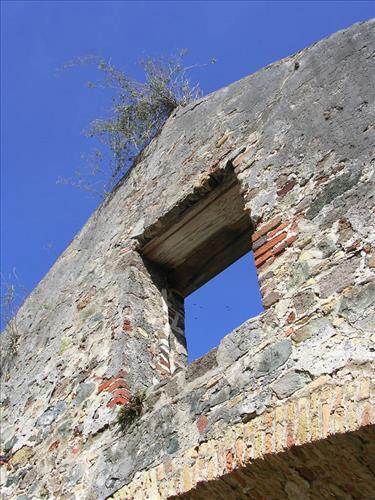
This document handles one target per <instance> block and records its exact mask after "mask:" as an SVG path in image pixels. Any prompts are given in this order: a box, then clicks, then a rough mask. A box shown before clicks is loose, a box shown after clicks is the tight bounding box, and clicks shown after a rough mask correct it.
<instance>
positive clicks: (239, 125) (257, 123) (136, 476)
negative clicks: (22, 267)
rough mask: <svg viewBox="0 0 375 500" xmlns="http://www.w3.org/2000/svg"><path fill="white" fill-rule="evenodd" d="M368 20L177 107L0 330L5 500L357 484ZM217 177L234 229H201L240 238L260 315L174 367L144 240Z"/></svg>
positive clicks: (194, 208)
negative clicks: (130, 414)
mask: <svg viewBox="0 0 375 500" xmlns="http://www.w3.org/2000/svg"><path fill="white" fill-rule="evenodd" d="M374 29H375V25H374V21H369V22H368V23H363V24H358V25H355V26H354V27H352V28H350V29H348V30H345V31H343V32H340V33H337V34H335V35H333V36H332V37H330V38H328V39H326V40H323V41H321V42H319V43H317V44H315V45H313V46H312V47H309V48H308V49H305V50H303V51H301V52H300V53H298V54H295V55H293V56H291V57H289V58H286V59H284V60H283V61H280V62H277V63H275V64H273V65H271V66H269V67H267V68H265V69H263V70H261V71H259V72H257V73H256V74H254V75H250V76H249V77H246V78H244V79H242V80H241V81H239V82H236V83H234V84H233V85H231V86H229V87H227V88H225V89H221V90H219V91H218V92H215V93H213V94H211V95H209V96H206V97H204V98H202V99H201V100H200V101H198V102H195V103H192V104H191V105H189V106H187V107H185V108H180V109H178V110H176V112H175V113H174V115H173V116H171V117H170V119H169V120H168V121H167V123H166V124H165V126H164V128H163V130H162V131H161V133H160V134H159V135H158V137H157V138H155V140H154V141H152V142H151V144H150V145H149V146H148V147H147V148H146V150H145V151H144V152H143V154H142V155H141V157H140V158H139V161H138V162H137V164H136V165H135V166H134V167H133V168H132V170H131V171H130V172H129V173H128V175H127V176H126V178H125V179H124V180H123V181H122V182H121V183H120V184H119V185H118V186H117V188H116V189H115V190H114V192H113V193H112V194H111V196H110V197H109V198H108V199H107V200H106V201H105V202H104V203H103V204H102V206H101V207H100V208H99V209H98V210H97V211H96V212H95V213H94V214H93V215H92V216H91V218H90V219H89V221H88V222H87V224H86V225H85V226H84V228H83V229H82V230H81V232H80V233H79V234H78V235H77V236H76V238H75V239H74V240H73V242H72V243H71V245H70V246H69V247H68V248H67V250H66V251H65V252H64V254H63V255H62V256H61V257H60V258H59V259H58V260H57V262H56V263H55V265H54V266H53V267H52V268H51V270H50V272H49V273H48V275H47V276H46V277H45V278H44V279H43V280H42V282H41V283H40V284H39V285H38V286H37V287H36V289H35V290H34V291H33V292H32V293H31V295H30V296H29V297H28V299H27V300H26V301H25V303H24V304H23V305H22V307H21V309H20V311H19V313H18V315H17V335H16V337H15V336H14V329H12V328H11V325H10V326H9V327H8V328H7V330H6V331H5V332H4V334H3V335H1V337H0V344H1V348H2V351H3V353H5V355H4V354H2V380H1V394H0V400H1V403H2V411H3V423H2V429H1V431H2V433H3V432H4V439H3V435H2V440H1V444H2V446H3V448H2V450H1V453H0V455H1V477H0V481H1V489H2V495H3V497H4V499H8V498H9V499H11V498H22V496H24V497H25V498H72V499H77V500H79V499H82V498H85V499H86V498H87V499H90V500H91V499H92V500H94V499H104V498H108V497H110V496H111V495H115V498H116V499H117V500H118V499H127V500H130V499H145V498H149V499H152V500H157V499H164V498H173V497H174V496H181V497H184V495H190V494H191V495H192V498H205V496H204V495H205V494H206V493H207V492H208V493H207V494H208V495H209V496H208V498H216V497H217V498H226V499H229V498H233V495H235V496H234V498H239V497H241V495H243V494H245V493H246V495H248V493H249V491H251V492H254V496H257V497H259V498H273V497H275V496H276V497H277V498H280V499H281V498H286V497H287V496H288V495H289V497H295V498H299V497H300V498H305V497H306V496H308V495H310V493H311V495H312V497H314V498H334V497H335V496H340V497H342V498H346V497H348V498H349V496H350V497H353V498H370V497H371V495H372V493H373V489H372V490H369V487H368V486H369V484H370V483H371V481H370V480H367V477H368V471H369V470H371V467H373V468H374V466H373V464H372V463H367V462H366V465H363V462H362V461H361V460H362V458H363V457H373V456H374V455H375V454H374V453H373V450H372V448H371V446H372V445H371V444H370V440H369V439H368V433H367V431H369V430H370V429H371V426H373V424H374V410H373V406H374V385H373V380H374V379H375V377H374V370H373V366H374V362H375V351H374V342H375V335H374V302H373V301H374V296H375V293H374V268H373V267H371V265H369V264H371V262H372V261H371V259H372V257H371V256H372V253H373V249H374V248H375V241H374V238H375V218H374V212H373V193H374V164H373V162H372V161H371V158H372V157H373V151H374V150H375V136H374V134H373V133H372V132H373V127H372V123H373V116H374V112H375V106H374V101H375V99H374V92H375V87H374V84H373V75H374V73H375V69H374V67H373V66H374V59H373V54H374V36H373V33H374ZM226 183H228V185H227V184H226ZM228 186H229V187H230V190H231V191H230V192H231V195H232V194H233V200H232V201H233V204H235V210H234V212H233V214H234V215H236V217H235V219H234V220H237V219H238V220H237V221H239V227H237V226H236V227H232V228H229V229H228V228H226V229H227V230H226V231H224V233H220V234H216V233H215V232H214V235H215V242H218V244H220V245H221V248H224V249H225V248H226V249H227V251H226V257H228V256H229V257H230V252H229V251H228V249H231V248H233V256H234V255H238V254H240V253H241V252H242V251H243V249H244V248H245V249H248V248H249V246H250V233H247V232H246V231H247V230H249V228H253V229H254V232H253V234H252V242H253V244H254V249H255V253H256V259H255V262H256V266H257V270H258V275H259V281H260V283H261V287H262V291H263V292H264V297H263V300H264V301H265V304H266V305H268V306H269V307H268V309H267V310H266V311H265V312H264V313H262V314H261V315H259V316H258V317H257V318H256V319H251V320H248V321H246V322H245V323H243V324H242V325H241V326H240V327H239V328H237V329H236V330H235V331H234V332H232V333H230V334H229V335H227V336H226V337H225V338H224V339H223V340H222V341H221V343H220V345H219V346H218V348H217V349H216V350H213V351H212V352H211V353H209V354H208V355H207V356H205V357H203V358H202V359H200V360H197V361H196V362H195V363H193V364H192V365H190V366H188V367H186V354H187V353H186V341H185V338H184V304H183V297H182V295H181V293H182V292H181V290H178V286H177V285H178V283H175V284H176V287H177V291H176V289H172V287H171V286H170V283H169V277H170V276H171V274H170V273H171V272H173V270H172V269H165V268H163V266H160V265H159V264H160V262H161V261H162V260H163V258H164V257H163V255H161V254H162V252H161V254H160V252H159V251H160V248H156V249H155V248H153V250H152V251H150V252H149V253H148V254H147V252H146V254H147V255H148V256H149V257H150V258H152V257H154V258H155V259H156V260H155V261H154V262H152V261H150V259H148V258H147V256H146V257H145V255H144V254H143V253H142V252H145V249H146V248H149V249H150V248H152V246H153V244H154V245H155V242H159V243H160V242H163V238H164V236H165V235H167V234H168V235H172V234H175V233H176V234H177V233H178V231H179V230H180V226H179V224H181V223H182V221H185V222H186V221H187V220H188V219H189V217H190V216H193V215H194V214H197V213H202V214H201V220H204V213H205V207H206V205H207V200H209V201H210V203H211V202H212V203H214V202H215V197H216V195H217V194H218V192H219V191H220V193H222V192H225V189H226V187H228ZM234 186H237V187H236V189H234ZM229 187H228V189H229ZM224 188H225V189H224ZM231 199H232V198H231ZM205 204H206V205H205ZM226 207H227V206H226ZM213 208H214V210H213V213H219V212H220V210H216V208H215V207H213ZM242 208H243V215H242V212H241V211H242ZM226 209H227V208H226ZM228 209H230V207H229V206H228ZM233 214H232V215H233ZM237 216H238V217H239V218H237ZM229 219H230V218H229V217H228V220H229ZM204 222H205V226H204V227H207V226H210V223H211V222H212V223H214V222H215V221H213V220H207V221H204ZM218 222H220V224H219V225H218V226H217V227H220V228H223V227H224V228H225V220H220V221H218ZM223 223H224V226H223ZM193 226H194V225H193ZM193 226H190V227H193ZM194 227H195V226H194ZM197 227H203V226H202V225H201V224H199V225H198V226H197ZM210 227H211V229H212V227H216V226H210ZM239 228H240V229H239ZM241 228H246V231H245V232H244V233H243V234H242V233H241ZM185 229H186V228H185ZM239 232H240V233H241V234H239ZM233 235H234V236H235V238H234V236H233ZM180 236H181V234H180ZM193 236H194V235H193ZM231 238H232V239H231ZM237 238H240V239H241V238H243V239H242V240H241V242H240V243H241V245H243V246H241V247H240V248H238V247H237V246H236V247H235V248H234V246H233V245H237V243H238V241H237ZM177 240H178V241H180V240H181V238H177ZM177 240H176V241H177ZM198 241H199V242H200V245H201V246H199V248H195V249H194V251H196V253H194V255H186V248H187V246H186V247H185V249H184V251H185V253H184V252H182V253H181V252H179V251H178V248H173V252H175V254H174V256H173V258H176V259H178V255H184V259H183V262H177V261H176V265H177V267H178V268H179V269H180V270H182V276H183V277H184V280H185V283H184V287H183V290H185V291H186V290H188V289H189V288H188V287H189V283H188V281H189V276H191V277H192V280H191V283H198V282H199V280H200V279H202V276H195V275H194V271H195V266H194V265H193V264H192V263H194V262H195V263H196V262H198V261H199V259H201V260H200V262H199V264H200V265H199V266H198V267H199V269H200V272H206V271H207V273H208V274H209V271H210V269H209V266H210V265H211V264H212V261H214V259H215V255H214V254H215V250H216V246H215V245H210V244H209V241H206V240H205V232H204V231H203V232H202V233H201V234H200V235H199V239H198ZM236 242H237V243H236ZM184 243H185V242H184V241H183V240H182V241H180V243H179V244H181V245H184ZM238 244H239V243H238ZM191 246H192V247H194V245H191ZM162 248H166V247H165V246H164V247H163V246H162ZM168 248H171V246H168ZM189 248H190V247H189ZM158 252H159V253H158ZM155 255H157V258H156V257H155ZM151 260H152V259H151ZM170 260H171V255H169V256H167V258H166V262H170ZM219 264H220V262H217V261H216V262H215V266H219ZM189 265H190V266H191V267H190V268H189ZM206 267H207V270H206V269H205V268H206ZM202 269H203V271H202ZM216 269H218V267H216ZM211 270H212V269H211ZM174 278H175V279H176V275H175V274H174ZM191 283H190V284H191ZM176 287H175V288H176ZM250 300H251V297H249V301H250ZM145 389H146V400H145V401H144V403H143V404H142V412H141V415H140V416H139V418H137V419H136V420H135V421H134V422H133V423H132V424H131V425H130V426H129V428H128V429H127V430H126V432H125V434H121V433H120V432H119V426H118V424H117V423H116V420H117V415H118V412H119V409H120V408H122V407H124V405H128V404H129V402H130V401H131V399H132V397H134V395H135V394H136V393H138V395H139V394H141V392H139V391H142V390H145ZM356 433H358V434H356ZM359 435H360V436H361V439H360V438H359V437H358V436H359ZM340 436H341V437H342V438H343V440H341V441H340V439H339V438H340ZM353 436H354V437H353ZM334 438H337V440H335V439H334ZM335 443H336V444H335ZM337 443H338V444H337ZM353 443H356V444H355V445H354V444H353ZM4 445H5V446H4ZM336 446H339V448H337V449H336V448H335V447H336ZM306 450H308V452H306ZM325 450H330V453H331V455H330V456H331V457H332V460H331V461H325V462H324V463H325V464H326V466H325V468H324V470H325V473H326V472H327V471H328V469H329V471H330V473H332V475H331V476H330V477H333V483H332V484H333V485H334V486H332V484H330V485H328V484H327V481H324V485H322V481H321V477H322V476H321V474H320V473H319V474H318V473H317V472H316V471H317V470H320V468H321V467H322V465H321V457H323V458H325V454H324V453H325ZM306 453H307V454H306ZM354 456H355V457H361V460H357V458H356V459H355V460H354V459H353V457H354ZM339 457H341V458H339ZM343 457H344V458H343ZM348 457H349V458H348ZM366 459H367V458H366ZM348 460H351V462H350V467H348ZM245 468H246V473H245ZM343 470H345V471H346V473H345V474H342V471H343ZM286 471H288V472H286ZM291 471H292V472H291ZM337 471H340V472H339V474H337ZM353 471H354V472H353ZM249 477H250V478H251V481H252V483H251V488H253V489H251V490H248V489H246V488H248V481H249V479H248V478H249ZM324 477H326V476H324ZM264 478H266V479H264ZM343 478H345V482H343ZM358 478H362V479H363V478H366V480H362V479H361V480H359V479H358ZM202 492H205V493H202ZM276 492H277V493H276ZM194 495H195V496H194ZM186 498H188V496H187V497H186Z"/></svg>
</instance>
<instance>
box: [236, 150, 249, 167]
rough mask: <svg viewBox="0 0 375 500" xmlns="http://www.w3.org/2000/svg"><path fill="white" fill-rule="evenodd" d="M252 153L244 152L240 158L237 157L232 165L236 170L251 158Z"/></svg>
mask: <svg viewBox="0 0 375 500" xmlns="http://www.w3.org/2000/svg"><path fill="white" fill-rule="evenodd" d="M250 153H251V151H244V152H243V153H242V154H240V155H239V156H237V158H235V159H234V160H233V161H232V165H233V167H234V168H236V167H238V165H240V164H241V163H242V162H243V161H247V160H248V159H249V158H250V156H251V154H250Z"/></svg>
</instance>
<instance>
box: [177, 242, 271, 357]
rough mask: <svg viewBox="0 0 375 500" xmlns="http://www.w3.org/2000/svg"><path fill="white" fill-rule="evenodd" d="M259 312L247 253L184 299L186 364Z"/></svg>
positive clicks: (254, 277)
mask: <svg viewBox="0 0 375 500" xmlns="http://www.w3.org/2000/svg"><path fill="white" fill-rule="evenodd" d="M263 310H264V309H263V305H262V299H261V294H260V289H259V284H258V277H257V273H256V268H255V264H254V256H253V252H252V251H250V252H248V253H247V254H245V255H244V256H243V257H241V258H240V259H238V260H237V261H236V262H234V263H233V264H231V265H230V266H229V267H227V268H226V269H225V270H224V271H222V272H221V273H219V274H218V275H217V276H215V277H214V278H212V279H211V280H210V281H208V282H207V283H206V284H205V285H203V286H202V287H200V288H198V289H197V290H196V291H195V292H193V293H191V294H190V295H189V296H188V297H186V298H185V335H186V340H187V348H188V362H189V363H191V362H192V361H194V360H195V359H197V358H199V357H201V356H203V355H205V354H206V353H207V352H209V351H210V350H211V349H213V348H215V347H217V346H218V345H219V343H220V341H221V339H222V338H223V337H225V335H227V334H228V333H230V332H231V331H232V330H234V329H235V328H237V327H238V326H240V325H241V324H242V323H243V322H244V321H246V320H248V319H249V318H252V317H254V316H257V315H258V314H260V313H261V312H263Z"/></svg>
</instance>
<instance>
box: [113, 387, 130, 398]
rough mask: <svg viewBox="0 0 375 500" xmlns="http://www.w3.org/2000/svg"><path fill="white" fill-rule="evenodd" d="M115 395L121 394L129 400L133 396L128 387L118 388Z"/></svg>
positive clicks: (114, 392)
mask: <svg viewBox="0 0 375 500" xmlns="http://www.w3.org/2000/svg"><path fill="white" fill-rule="evenodd" d="M113 396H114V397H117V396H121V397H123V398H125V399H127V400H128V401H129V400H130V398H131V392H130V391H129V390H128V389H116V390H115V391H113Z"/></svg>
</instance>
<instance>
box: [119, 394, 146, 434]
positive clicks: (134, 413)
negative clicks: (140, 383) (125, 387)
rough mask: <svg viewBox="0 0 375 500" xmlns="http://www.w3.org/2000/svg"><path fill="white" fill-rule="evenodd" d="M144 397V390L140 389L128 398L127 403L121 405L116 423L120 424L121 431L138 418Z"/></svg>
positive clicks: (125, 429) (124, 430)
mask: <svg viewBox="0 0 375 500" xmlns="http://www.w3.org/2000/svg"><path fill="white" fill-rule="evenodd" d="M145 399H146V391H145V390H140V391H137V392H136V393H135V394H134V396H132V397H131V398H130V401H129V402H128V404H126V405H124V406H122V407H121V409H120V411H119V413H118V416H117V423H118V425H119V426H120V430H121V432H126V431H127V430H128V429H129V427H130V426H131V425H132V424H133V423H134V422H135V421H136V420H138V419H139V418H140V416H141V415H142V410H143V405H144V400H145Z"/></svg>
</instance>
